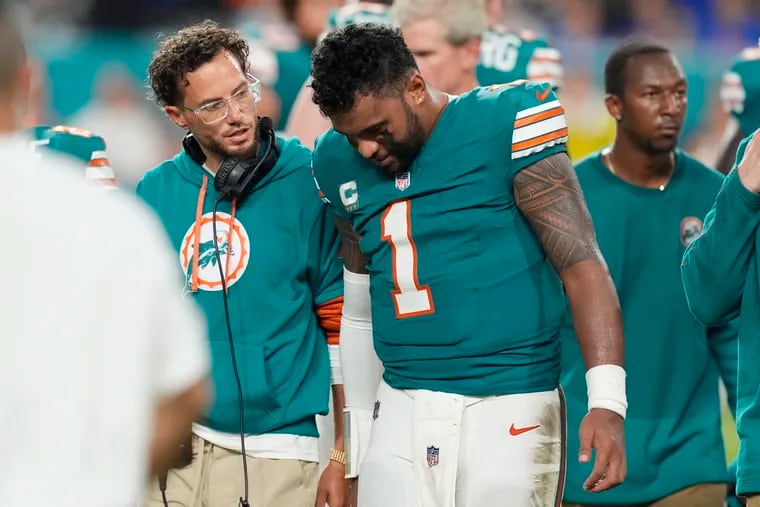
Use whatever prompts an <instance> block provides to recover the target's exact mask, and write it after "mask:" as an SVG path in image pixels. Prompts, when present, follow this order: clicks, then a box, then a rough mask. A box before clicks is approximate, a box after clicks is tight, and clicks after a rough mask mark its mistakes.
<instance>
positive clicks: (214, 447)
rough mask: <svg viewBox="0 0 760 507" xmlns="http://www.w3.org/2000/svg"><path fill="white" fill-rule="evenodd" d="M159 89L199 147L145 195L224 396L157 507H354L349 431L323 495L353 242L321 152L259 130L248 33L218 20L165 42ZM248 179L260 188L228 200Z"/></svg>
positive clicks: (155, 491)
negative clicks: (203, 329) (339, 225)
mask: <svg viewBox="0 0 760 507" xmlns="http://www.w3.org/2000/svg"><path fill="white" fill-rule="evenodd" d="M149 79H150V85H151V88H152V90H153V93H154V96H155V99H156V101H157V102H158V104H159V105H161V106H162V108H163V110H164V111H165V113H166V115H167V116H168V117H169V119H170V120H171V121H172V122H173V123H174V124H176V125H177V126H179V127H181V128H182V129H184V130H187V131H189V132H190V133H191V134H192V137H187V138H186V139H185V143H184V146H185V150H184V151H183V152H180V153H179V154H178V155H176V156H175V157H174V158H173V159H171V160H168V161H165V162H163V163H162V164H160V165H159V166H158V167H156V168H154V169H153V170H151V171H149V172H148V173H147V174H146V175H145V177H144V178H143V179H142V181H141V182H140V183H139V185H138V188H137V193H138V194H139V195H140V196H141V197H142V198H143V199H145V201H147V202H148V203H149V204H150V205H151V206H152V207H153V208H154V209H155V211H156V212H157V213H158V215H159V216H160V218H161V219H162V221H163V223H164V226H165V228H166V230H167V232H168V234H169V237H170V239H171V242H172V244H173V245H174V247H175V248H176V250H177V252H178V262H179V266H178V268H181V269H182V270H183V272H184V274H185V279H186V287H185V294H186V295H187V294H190V295H192V297H193V298H194V299H195V300H196V301H197V302H198V303H199V304H200V306H201V308H202V309H203V310H204V312H205V315H206V319H207V323H208V333H209V337H210V342H211V356H212V377H213V381H214V385H215V395H216V396H215V402H214V404H213V406H212V407H211V410H210V413H209V414H208V416H207V417H206V418H205V419H203V420H201V421H198V423H197V424H196V425H194V428H193V432H194V437H193V442H192V451H193V457H192V463H190V464H188V465H186V466H185V467H184V468H179V469H175V470H173V471H172V472H171V473H170V474H169V476H168V480H167V481H166V485H165V489H166V491H165V492H160V491H159V488H156V487H154V488H152V490H151V491H150V493H149V498H148V501H147V505H161V502H162V496H161V494H160V493H165V496H166V499H167V500H168V501H169V502H172V503H174V502H176V503H179V504H182V505H194V501H193V499H194V498H198V497H202V498H207V503H208V505H233V504H237V503H238V498H240V497H242V498H241V504H243V505H247V502H248V498H249V497H250V498H253V499H255V503H254V504H255V505H260V506H264V507H280V506H283V505H287V506H294V507H312V506H313V505H315V502H317V503H319V505H324V503H325V501H326V502H328V503H329V504H330V506H331V507H333V506H339V507H341V506H342V505H343V502H344V499H345V496H346V481H345V479H344V474H345V469H344V463H343V462H344V458H343V447H342V445H343V439H342V425H341V424H340V422H341V421H342V418H338V419H339V420H338V421H337V422H336V426H337V427H336V431H335V434H336V445H335V449H334V450H333V452H332V453H331V460H332V461H331V462H330V464H329V465H328V466H327V467H326V469H325V470H324V472H323V473H322V477H321V480H320V479H319V477H318V475H319V471H318V446H317V436H318V435H317V427H316V420H315V417H316V415H317V414H325V413H327V405H328V392H329V385H330V366H331V363H332V364H333V365H334V366H336V368H335V369H334V371H333V383H334V384H335V385H334V386H333V388H334V389H333V394H334V399H335V403H336V408H335V410H336V413H340V412H341V411H342V407H343V393H342V387H341V386H340V385H338V384H339V380H340V379H339V375H338V370H337V364H338V363H337V357H338V355H337V350H336V347H337V334H338V328H339V324H340V313H341V306H342V286H341V280H340V273H341V264H340V260H339V258H338V247H339V241H338V234H337V231H336V230H335V226H334V224H333V223H332V221H331V220H330V219H329V218H328V213H327V207H326V206H325V205H324V204H323V203H322V202H321V201H320V200H319V199H318V198H317V196H315V195H314V187H313V182H312V179H311V171H310V151H309V150H308V149H306V148H304V147H303V146H301V145H300V144H299V143H298V142H297V141H296V140H288V141H286V140H284V139H282V138H276V137H275V135H274V133H273V131H272V129H271V124H270V125H266V123H267V122H266V121H264V120H262V121H259V120H258V119H257V116H256V114H257V111H256V101H257V99H258V97H259V93H260V88H259V83H258V81H257V80H256V78H255V77H253V76H251V75H250V73H248V45H247V44H246V42H245V40H244V39H243V38H242V37H241V36H240V34H239V33H238V32H236V31H234V30H229V29H225V28H222V27H220V26H218V25H217V24H215V23H213V22H210V21H207V22H204V23H201V24H199V25H194V26H191V27H188V28H185V29H183V30H180V31H179V32H177V33H176V34H174V35H172V36H170V37H168V38H167V39H165V40H164V41H162V43H161V46H160V48H159V49H158V51H157V52H156V53H155V54H154V56H153V60H152V62H151V64H150V67H149ZM254 164H255V167H251V166H252V165H254ZM238 178H240V180H238ZM248 178H250V180H248ZM242 180H245V181H250V182H251V183H250V184H246V187H245V189H241V188H238V189H237V190H234V192H233V191H232V190H229V187H228V186H226V185H229V183H230V182H233V181H242ZM225 182H227V183H226V184H225ZM251 191H252V193H251ZM231 192H232V193H231ZM248 194H250V195H248ZM222 272H223V273H224V274H223V275H222ZM178 296H179V295H178ZM326 335H327V338H328V339H330V340H331V343H333V344H335V345H334V347H333V349H332V350H331V352H330V356H332V358H328V346H327V344H326V342H325V340H326ZM233 345H234V348H233ZM231 356H232V357H231ZM331 359H333V360H332V361H331ZM241 412H242V413H241ZM244 463H245V464H246V465H247V468H246V469H247V471H248V476H247V477H244V474H243V466H241V465H243V464H244ZM249 481H250V492H249V489H248V486H249V484H248V482H249Z"/></svg>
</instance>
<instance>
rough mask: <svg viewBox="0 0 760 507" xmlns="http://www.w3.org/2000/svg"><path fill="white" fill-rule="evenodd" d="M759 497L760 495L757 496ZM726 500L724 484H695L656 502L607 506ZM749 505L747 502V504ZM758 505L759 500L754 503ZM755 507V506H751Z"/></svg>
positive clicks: (711, 504) (706, 506)
mask: <svg viewBox="0 0 760 507" xmlns="http://www.w3.org/2000/svg"><path fill="white" fill-rule="evenodd" d="M758 498H759V499H760V497H758ZM725 502H726V485H725V484H723V483H720V484H697V485H695V486H691V487H689V488H686V489H682V490H681V491H677V492H675V493H673V494H672V495H670V496H666V497H665V498H661V499H660V500H657V501H656V502H652V503H647V504H628V505H614V506H613V505H609V506H607V507H723V505H725ZM748 505H749V504H748ZM756 505H757V507H760V500H758V503H757V504H756ZM562 506H563V507H585V506H583V505H580V504H567V503H563V504H562ZM753 507H755V506H753Z"/></svg>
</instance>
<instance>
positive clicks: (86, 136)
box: [28, 125, 116, 188]
mask: <svg viewBox="0 0 760 507" xmlns="http://www.w3.org/2000/svg"><path fill="white" fill-rule="evenodd" d="M28 133H29V134H30V136H31V143H32V145H33V146H34V147H35V149H36V150H37V152H38V153H41V154H45V153H49V152H52V153H58V154H63V155H67V156H70V157H73V158H74V159H76V160H77V161H79V163H81V164H84V165H85V167H86V169H85V179H86V180H89V181H94V182H96V183H99V184H102V185H105V186H106V187H108V188H115V187H116V178H115V177H114V174H113V169H112V168H111V165H110V163H109V162H108V156H107V155H106V142H105V140H104V139H103V138H102V137H101V136H99V135H97V134H94V133H92V132H90V131H88V130H84V129H80V128H77V127H68V126H65V125H56V126H54V127H50V126H47V125H38V126H36V127H32V128H31V129H29V131H28Z"/></svg>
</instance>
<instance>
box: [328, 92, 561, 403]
mask: <svg viewBox="0 0 760 507" xmlns="http://www.w3.org/2000/svg"><path fill="white" fill-rule="evenodd" d="M566 139H567V128H566V124H565V118H564V112H563V110H562V107H561V105H560V103H559V101H558V100H557V99H556V96H555V95H554V93H553V92H552V91H551V89H550V88H549V87H548V86H546V85H545V84H544V85H537V84H529V83H523V84H520V85H516V86H499V87H489V88H476V89H474V90H473V91H471V92H468V93H466V94H463V95H461V96H458V97H455V98H452V99H451V102H450V103H449V104H448V106H447V107H446V108H445V109H444V111H443V112H442V114H441V116H440V119H439V120H438V122H437V125H436V127H435V129H434V131H433V132H432V134H431V136H430V138H429V139H428V140H427V142H426V143H425V145H424V146H423V148H422V150H421V152H420V153H419V155H418V156H417V157H416V159H415V161H414V163H413V164H412V165H411V166H410V168H409V171H408V172H405V173H402V174H399V175H397V176H396V177H395V178H389V177H388V176H386V175H385V174H384V173H383V172H382V171H381V170H380V169H379V168H378V167H376V166H375V165H373V164H372V163H371V162H369V161H367V160H365V159H364V158H362V157H361V156H360V155H359V154H358V153H357V152H356V151H355V150H354V149H353V148H352V147H351V146H350V145H349V143H348V141H347V140H346V138H345V137H344V136H343V135H341V134H338V133H337V132H335V131H334V130H330V131H328V132H327V133H325V134H324V135H323V136H321V137H320V138H319V139H318V141H317V145H316V148H315V151H314V155H313V170H314V177H315V180H316V182H317V186H318V188H319V191H320V195H321V196H322V198H323V199H324V200H325V201H326V202H328V203H330V204H331V206H332V207H333V209H334V210H335V212H336V213H337V214H338V215H339V216H341V217H343V218H345V219H347V220H349V221H350V222H351V223H352V224H353V227H354V229H355V230H356V231H357V232H358V233H359V234H360V235H361V236H362V239H361V242H360V247H361V250H362V252H363V253H364V254H365V255H366V257H367V258H368V265H367V268H368V271H369V274H370V292H371V297H372V319H373V332H374V340H375V349H376V351H377V353H378V356H379V357H380V359H381V360H382V362H383V364H384V366H385V373H384V378H385V381H386V382H387V383H388V384H389V385H391V386H392V387H394V388H397V389H430V390H436V391H445V392H452V393H460V394H465V395H473V396H485V395H500V394H512V393H524V392H537V391H543V390H549V389H554V388H555V387H556V386H557V384H558V379H559V342H558V334H559V330H560V326H561V323H562V318H563V312H564V302H563V301H564V300H563V294H562V288H561V284H560V281H559V278H558V276H557V274H556V272H555V271H554V269H553V268H552V266H551V265H550V263H549V262H548V260H547V259H546V257H545V255H544V252H543V250H542V248H541V245H540V243H539V241H538V239H537V238H536V236H535V235H534V234H533V232H532V230H531V228H530V225H529V224H528V222H527V221H526V219H525V218H524V217H523V216H522V214H521V213H520V212H519V210H518V208H517V206H516V204H515V200H514V197H513V177H514V175H515V174H516V173H517V172H518V171H520V170H522V169H524V168H525V167H528V166H530V165H531V164H534V163H535V162H537V161H538V160H540V159H543V158H544V157H547V156H549V155H552V154H555V153H560V152H565V142H566Z"/></svg>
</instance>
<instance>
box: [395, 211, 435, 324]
mask: <svg viewBox="0 0 760 507" xmlns="http://www.w3.org/2000/svg"><path fill="white" fill-rule="evenodd" d="M411 211H412V203H411V202H409V201H408V200H406V201H397V202H394V203H393V204H391V205H390V206H388V208H387V209H386V210H385V213H383V218H382V239H383V241H387V242H388V243H389V244H390V245H391V250H392V251H393V261H392V263H393V266H392V267H393V282H394V284H395V286H396V290H393V291H391V294H392V295H393V303H394V305H395V306H396V317H397V318H399V319H403V318H406V317H416V316H417V315H425V314H428V313H433V312H435V308H434V307H433V296H432V294H431V293H430V287H429V286H427V285H424V286H420V282H419V280H417V247H416V245H415V244H414V240H413V239H412V221H411Z"/></svg>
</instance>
